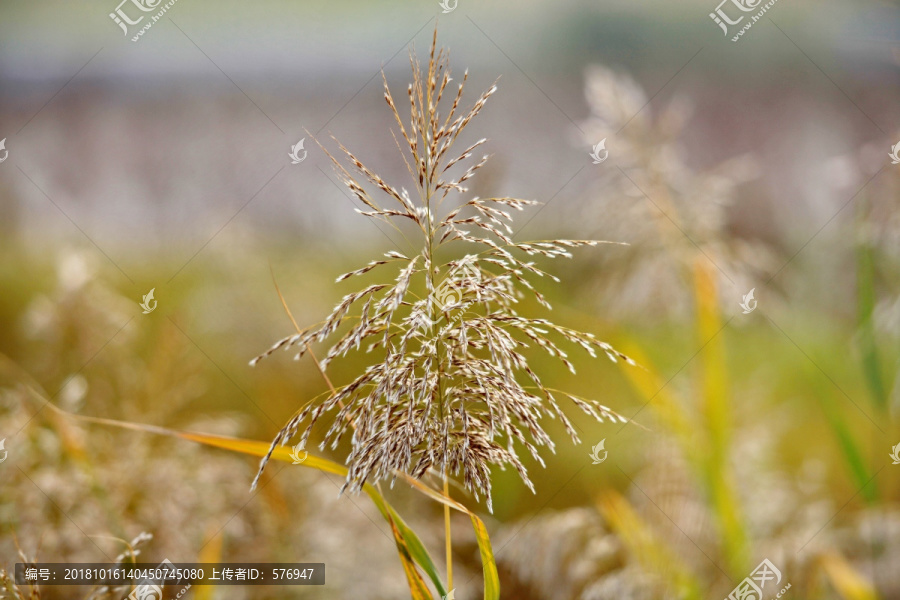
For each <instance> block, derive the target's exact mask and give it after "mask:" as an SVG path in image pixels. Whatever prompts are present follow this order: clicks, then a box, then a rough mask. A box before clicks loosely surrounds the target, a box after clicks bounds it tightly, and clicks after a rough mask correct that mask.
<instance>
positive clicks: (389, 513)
mask: <svg viewBox="0 0 900 600" xmlns="http://www.w3.org/2000/svg"><path fill="white" fill-rule="evenodd" d="M47 406H48V407H50V408H51V409H52V410H53V411H54V412H56V413H60V414H63V415H66V416H69V417H73V418H76V419H80V420H83V421H88V422H91V423H97V424H100V425H108V426H112V427H119V428H121V429H131V430H133V431H141V432H144V433H154V434H156V435H165V436H168V437H175V438H180V439H183V440H187V441H191V442H195V443H198V444H203V445H206V446H212V447H215V448H222V449H223V450H231V451H232V452H239V453H241V454H247V455H250V456H257V457H262V456H265V455H266V453H267V452H268V451H269V442H259V441H256V440H245V439H241V438H232V437H227V436H220V435H212V434H207V433H193V432H189V431H177V430H175V429H167V428H165V427H158V426H156V425H145V424H141V423H131V422H129V421H116V420H114V419H104V418H100V417H87V416H83V415H74V414H71V413H67V412H65V411H63V410H60V409H59V408H57V407H56V406H54V405H53V404H49V403H48V404H47ZM271 458H272V459H273V460H279V461H282V462H289V463H293V462H294V459H293V458H292V457H291V454H290V451H289V449H288V448H285V447H283V446H279V447H277V448H275V450H274V451H273V452H272V456H271ZM300 466H304V467H310V468H313V469H318V470H319V471H323V472H325V473H333V474H335V475H340V476H341V477H346V476H347V468H346V467H344V466H343V465H340V464H338V463H336V462H333V461H330V460H328V459H325V458H321V457H318V456H313V455H312V454H307V457H306V459H305V460H304V461H303V462H302V463H300ZM422 487H423V488H425V487H426V486H422ZM363 490H364V491H365V492H366V494H368V496H369V497H370V498H371V499H372V502H373V503H374V504H375V507H376V508H378V511H379V512H380V513H381V515H382V516H383V517H384V519H385V520H386V521H388V523H390V524H391V526H392V529H394V528H396V530H397V532H398V534H399V535H400V536H401V538H402V539H403V543H404V548H405V551H406V553H407V554H408V556H410V557H411V558H412V560H413V561H415V563H416V564H417V565H419V566H420V567H421V568H422V570H423V571H425V573H426V574H427V575H428V578H429V579H430V580H431V582H432V583H433V584H434V587H435V588H436V589H437V591H438V593H439V594H440V595H441V596H445V595H446V594H447V588H446V587H445V586H444V583H443V582H442V581H441V578H440V575H439V574H438V571H437V568H436V567H435V564H434V561H433V560H432V559H431V556H430V555H429V554H428V550H426V549H425V545H424V544H423V543H422V540H420V539H419V537H418V536H417V535H416V533H415V532H414V531H413V530H412V529H410V527H409V526H408V525H407V524H406V523H405V522H404V521H403V519H402V518H400V515H398V514H397V512H396V511H395V510H394V508H393V507H392V506H391V505H390V504H389V503H388V502H387V500H385V499H384V496H382V495H381V494H380V493H379V492H378V490H377V489H375V487H373V486H371V485H369V484H366V485H365V486H363ZM460 506H462V505H460ZM463 508H464V507H463ZM476 518H477V517H476ZM398 550H399V546H398ZM401 560H405V559H404V556H403V554H402V552H401ZM406 568H407V565H406V564H405V563H404V569H406ZM410 590H411V591H413V588H412V586H411V587H410ZM413 592H414V591H413ZM413 597H414V598H416V596H415V592H414V596H413ZM425 597H426V598H430V596H425ZM498 597H499V596H498Z"/></svg>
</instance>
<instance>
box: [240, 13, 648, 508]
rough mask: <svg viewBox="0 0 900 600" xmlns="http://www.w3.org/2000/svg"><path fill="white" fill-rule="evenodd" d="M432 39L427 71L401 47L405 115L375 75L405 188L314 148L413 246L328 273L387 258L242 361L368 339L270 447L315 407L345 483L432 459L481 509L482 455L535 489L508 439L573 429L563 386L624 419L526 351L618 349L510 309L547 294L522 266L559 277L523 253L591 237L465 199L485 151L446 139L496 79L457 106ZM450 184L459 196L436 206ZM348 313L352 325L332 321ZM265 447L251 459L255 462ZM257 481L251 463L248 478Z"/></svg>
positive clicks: (485, 488)
mask: <svg viewBox="0 0 900 600" xmlns="http://www.w3.org/2000/svg"><path fill="white" fill-rule="evenodd" d="M436 45H437V31H435V35H434V38H433V41H432V44H431V50H430V54H429V60H428V64H427V70H423V68H422V66H421V64H420V62H419V61H418V59H417V58H416V56H415V54H414V52H410V64H411V67H412V73H413V81H412V83H411V84H410V85H409V86H408V88H407V96H408V101H409V107H408V110H409V120H408V121H405V120H404V117H403V116H402V114H401V113H402V112H406V109H403V110H402V111H401V108H400V107H398V105H397V103H396V102H395V99H394V96H393V95H392V94H391V91H390V89H389V87H388V85H387V80H386V78H384V75H382V78H383V80H384V99H385V101H386V102H387V104H388V106H389V107H390V109H391V112H392V113H393V115H394V118H395V120H396V123H397V126H398V128H399V134H400V137H399V138H397V137H396V136H395V140H396V141H397V145H398V148H401V154H402V156H403V158H404V161H405V163H406V166H407V168H408V170H409V173H410V175H411V177H412V180H413V182H414V184H415V193H413V194H409V193H408V192H407V191H406V190H405V189H403V188H400V189H397V188H396V187H394V186H392V185H390V184H388V183H387V182H385V181H384V180H383V179H382V178H381V177H380V176H379V175H378V174H376V173H374V172H373V171H372V170H370V169H369V168H368V167H366V166H365V165H364V164H363V163H362V162H361V161H360V160H359V159H358V158H357V157H356V156H355V155H354V154H353V153H352V152H351V151H350V150H348V149H347V148H345V147H344V146H343V145H342V144H340V143H339V142H337V144H338V146H339V147H340V149H341V151H342V152H343V154H344V155H345V159H346V160H345V161H344V162H342V161H341V160H338V159H337V158H335V157H334V156H333V155H332V154H331V153H330V152H329V151H328V150H325V149H324V148H323V150H324V151H325V152H326V154H327V155H328V156H329V157H330V158H331V160H332V161H333V162H334V165H335V170H336V172H337V174H338V176H339V177H340V178H341V180H342V181H343V183H344V184H345V185H346V186H347V188H348V189H349V190H350V191H351V192H352V194H353V196H354V197H355V198H356V199H357V200H359V202H361V203H362V204H364V205H365V206H366V207H367V210H364V211H358V212H360V213H361V214H363V215H365V216H366V217H368V218H371V219H375V220H377V221H383V222H386V223H389V224H390V225H391V226H398V223H401V222H402V223H411V224H412V225H411V227H412V228H413V229H414V231H415V236H416V238H417V239H418V240H419V241H420V242H421V248H420V249H419V250H418V251H417V252H415V253H412V252H410V253H409V254H410V255H409V256H408V255H407V254H405V253H402V252H398V251H391V252H388V253H387V254H385V255H384V257H383V258H379V259H377V260H373V261H372V262H370V263H368V264H367V265H365V266H363V267H362V268H360V269H358V270H356V271H352V272H350V273H346V274H344V275H341V276H340V277H338V278H337V281H338V282H341V281H344V280H346V279H351V278H355V277H358V276H360V275H363V274H366V273H369V272H373V274H374V273H385V274H386V273H387V272H388V271H389V270H391V269H392V270H393V274H392V275H390V276H385V278H384V279H382V280H381V281H382V282H380V283H373V284H371V285H368V286H366V287H363V288H362V289H360V290H358V291H355V292H352V293H349V294H347V295H346V296H344V297H343V299H342V300H341V301H340V303H338V305H337V306H336V307H335V308H334V310H333V311H332V313H331V314H330V315H329V316H328V317H327V318H326V319H325V320H324V321H323V322H322V323H320V324H318V325H316V326H313V327H309V328H307V329H303V330H300V331H299V332H297V333H296V334H294V335H291V336H288V337H285V338H283V339H281V340H279V341H278V342H277V343H275V344H274V345H273V346H272V347H271V348H270V349H269V350H267V351H266V352H265V353H263V354H262V355H260V356H258V357H256V358H255V359H253V360H252V361H251V365H255V364H256V363H257V362H259V361H260V360H261V359H263V358H265V357H267V356H269V355H271V354H272V353H274V352H275V351H276V350H279V349H284V350H295V351H296V352H297V354H296V357H295V358H297V359H299V358H300V357H301V356H303V355H304V354H305V353H306V352H307V350H308V348H309V346H310V344H312V343H314V342H324V341H326V340H329V339H334V338H336V339H335V341H333V343H332V345H331V346H330V349H329V350H328V352H327V354H326V355H325V356H324V358H323V359H322V361H321V367H322V368H323V369H327V368H328V366H329V365H330V364H331V362H332V361H333V360H334V359H337V358H340V357H344V356H346V355H347V353H348V352H351V351H359V350H362V349H363V348H365V350H366V351H373V350H376V351H377V354H376V356H378V357H379V359H380V360H378V361H377V362H374V363H373V364H371V365H370V366H369V367H367V368H366V369H365V371H364V372H363V373H362V374H361V375H359V376H358V377H356V378H355V379H353V380H352V381H350V382H349V383H346V384H344V385H341V386H338V387H336V388H334V389H333V391H332V392H330V393H329V394H328V395H327V397H324V399H321V398H320V399H319V400H313V401H312V402H310V403H309V404H308V405H306V406H305V407H303V408H301V409H300V410H299V411H298V412H297V413H296V414H295V415H294V417H293V418H292V419H290V421H289V422H288V423H287V424H286V425H285V426H284V428H283V429H281V431H279V432H278V434H277V435H276V436H275V438H274V440H273V441H272V446H271V449H270V452H269V454H271V452H272V451H273V450H274V448H275V447H277V445H279V444H282V445H284V444H287V443H288V441H289V440H291V438H292V437H293V436H294V435H296V434H297V433H298V431H300V430H301V428H302V433H301V437H300V444H302V446H303V447H305V446H306V444H307V442H308V439H309V436H310V433H311V431H312V429H313V427H314V426H315V425H316V423H318V422H319V420H320V419H322V417H323V416H325V415H326V414H327V415H329V416H330V417H331V418H330V427H329V428H328V430H327V433H326V434H325V436H324V439H323V441H322V442H321V444H320V448H324V447H325V446H326V445H329V444H330V445H331V447H332V448H334V447H336V446H337V444H338V442H339V440H340V439H341V438H342V437H343V436H344V435H345V434H347V433H348V430H350V429H352V432H351V435H352V444H351V450H350V454H349V456H348V457H347V459H346V463H347V465H348V468H349V472H348V475H347V480H346V482H345V484H344V487H343V488H342V490H343V489H347V488H349V489H350V490H352V491H358V490H359V489H360V488H361V487H362V485H363V484H364V483H365V482H366V481H368V480H381V479H385V478H391V477H393V476H394V475H395V474H396V473H397V472H401V473H406V474H409V475H411V476H413V477H416V478H421V477H422V476H424V475H425V474H426V473H427V472H428V471H429V470H431V469H434V470H435V471H436V472H438V473H440V474H442V475H444V476H451V475H454V476H458V475H460V474H461V475H462V480H463V482H464V485H465V487H466V488H467V489H468V490H469V491H471V492H473V493H474V494H475V495H476V497H478V496H479V494H483V495H484V496H485V497H486V499H487V503H488V508H489V509H490V508H491V495H490V493H491V481H490V466H491V465H500V466H501V467H505V466H507V465H511V466H512V467H513V468H515V469H516V470H517V471H518V473H519V474H520V476H521V478H522V480H523V481H524V482H525V484H526V485H527V486H528V487H529V489H531V490H532V491H534V487H533V485H532V483H531V481H530V480H529V478H528V474H527V471H526V468H525V465H524V464H523V462H522V460H521V459H520V456H519V453H520V452H521V451H522V449H524V450H526V451H527V452H528V453H529V454H530V455H531V456H532V457H533V458H534V459H535V460H536V461H538V462H539V463H540V464H542V465H543V461H542V459H541V456H540V454H539V452H538V448H539V447H541V446H544V447H548V448H549V449H550V450H551V451H552V450H553V449H554V443H553V440H552V439H551V438H550V436H549V435H548V434H547V432H546V431H545V430H544V429H543V427H542V424H541V420H542V418H543V417H551V418H559V419H560V421H561V422H562V424H563V425H564V427H565V428H566V430H567V431H568V433H569V435H570V436H571V438H572V440H573V441H575V442H577V441H578V436H577V434H576V431H575V428H574V426H573V425H572V423H571V421H570V420H569V419H568V418H567V416H566V415H565V413H564V412H563V410H562V408H561V406H560V403H561V402H562V401H563V400H565V401H568V402H571V403H573V404H574V405H575V406H576V407H578V408H579V409H581V410H583V411H584V412H585V413H587V414H589V415H591V416H593V417H594V418H596V419H597V420H598V421H604V420H609V421H618V422H625V419H624V418H622V417H621V416H619V415H617V414H615V413H613V412H612V411H611V410H610V409H608V408H607V407H606V406H603V405H602V404H599V403H598V402H596V401H593V400H587V399H583V398H580V397H577V396H574V395H571V394H567V393H563V392H559V391H557V390H553V389H550V388H548V387H546V386H545V385H544V383H543V382H542V381H541V378H540V377H539V375H538V373H537V372H535V371H534V370H533V369H532V368H531V366H529V362H528V360H527V359H526V355H525V353H524V351H526V349H528V348H529V347H533V348H538V349H540V350H542V351H544V352H545V353H546V354H547V355H549V356H550V357H551V358H553V359H556V360H559V361H562V363H563V364H564V365H565V366H566V367H568V369H569V370H570V371H572V372H573V373H574V372H575V369H574V366H573V364H572V362H571V361H570V360H569V355H568V354H567V348H566V347H567V346H572V347H578V348H580V349H581V350H583V351H584V352H586V353H587V354H589V355H590V356H593V357H596V356H597V355H598V353H604V354H606V356H608V357H609V358H610V359H612V360H613V361H618V360H620V359H621V360H625V361H627V362H631V361H630V359H628V358H627V357H626V356H624V355H622V354H620V353H619V352H617V351H616V350H615V349H614V348H613V347H612V346H610V345H609V344H607V343H605V342H602V341H600V340H598V339H596V338H595V337H594V336H593V335H591V334H589V333H581V332H578V331H574V330H572V329H569V328H566V327H562V326H559V325H556V324H554V323H552V322H550V321H548V320H545V319H532V318H526V317H523V316H520V315H519V314H518V313H517V311H516V305H517V303H519V301H520V300H523V299H524V298H525V295H526V294H529V295H532V296H533V297H534V298H535V299H536V300H537V302H539V303H540V304H541V305H544V306H546V307H547V308H549V304H548V302H547V301H546V299H545V298H544V297H543V296H542V295H541V293H540V292H539V291H538V290H537V289H536V288H535V287H534V286H533V283H532V282H533V280H535V278H541V277H549V278H550V279H552V280H554V281H557V282H558V281H559V280H558V279H557V278H556V277H554V276H553V275H550V274H548V273H546V272H544V271H543V270H542V269H541V268H539V266H538V265H537V264H536V263H535V261H534V260H533V259H534V258H539V257H545V258H557V257H571V250H572V249H574V248H579V247H582V246H596V245H598V244H599V243H600V242H596V241H590V240H552V241H537V242H528V243H519V242H516V241H514V240H513V229H512V227H511V225H512V220H513V219H512V215H511V213H512V211H522V210H523V209H524V208H525V207H527V206H530V205H533V204H536V203H535V202H533V201H529V200H520V199H517V198H509V197H498V198H478V197H474V198H471V199H465V197H466V192H467V189H466V187H464V184H465V183H466V181H468V180H469V179H470V178H471V177H472V176H473V175H474V174H475V173H476V171H478V169H479V168H481V167H482V166H483V165H484V164H485V162H486V161H487V160H488V156H486V155H485V156H482V157H481V158H479V159H474V160H470V159H472V157H473V155H474V154H475V153H476V152H477V151H479V149H480V148H481V147H482V146H483V145H484V144H485V142H486V141H487V140H485V139H480V140H478V141H476V142H475V143H473V144H471V145H470V146H468V147H467V148H465V150H463V151H462V152H459V153H451V150H453V147H454V145H455V144H456V142H457V140H458V139H459V138H460V136H461V135H462V133H463V132H464V131H465V130H466V128H467V127H468V125H469V124H470V123H471V122H472V120H473V119H474V118H475V116H476V115H478V113H479V112H480V111H481V109H482V108H484V106H485V103H486V102H487V101H488V99H489V98H490V97H491V96H492V95H493V94H494V93H495V92H496V91H497V86H496V84H495V85H492V86H491V87H489V88H488V89H487V90H486V91H485V92H484V93H482V94H481V96H480V97H479V98H478V100H477V101H476V102H475V103H474V105H472V107H471V108H470V109H469V110H468V111H467V112H464V111H463V110H461V109H460V101H461V99H462V95H463V90H464V88H465V83H466V80H467V77H468V72H466V74H465V75H463V78H462V81H461V82H459V83H458V84H457V85H456V86H455V87H456V89H455V90H454V91H450V89H451V86H450V83H451V81H452V79H451V77H450V69H449V65H448V55H447V53H446V52H445V51H444V50H443V49H437V48H436ZM454 92H455V93H454ZM445 106H449V109H447V112H446V115H444V114H442V107H445ZM335 141H336V140H335ZM345 164H346V166H345ZM467 165H468V166H467ZM454 167H456V168H454ZM453 173H456V174H455V175H454V174H453ZM370 189H371V190H372V192H370V191H369V190H370ZM376 196H377V198H376ZM448 197H450V198H457V197H458V198H461V199H460V200H459V201H458V202H456V203H455V205H453V206H445V207H443V209H442V208H441V207H442V204H443V202H444V200H446V199H448ZM448 204H451V203H450V202H448ZM407 227H409V225H407ZM466 250H468V253H465V252H466ZM351 311H352V317H351ZM345 321H351V322H352V326H346V327H343V328H342V325H343V324H344V323H345ZM268 458H269V457H268V456H267V457H265V458H264V459H263V460H262V462H261V463H260V467H259V473H260V474H261V473H262V471H263V469H264V468H265V465H266V462H267V460H268ZM258 479H259V474H258V475H257V478H256V480H254V486H255V485H256V481H258Z"/></svg>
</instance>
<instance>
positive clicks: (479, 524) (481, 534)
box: [399, 473, 500, 600]
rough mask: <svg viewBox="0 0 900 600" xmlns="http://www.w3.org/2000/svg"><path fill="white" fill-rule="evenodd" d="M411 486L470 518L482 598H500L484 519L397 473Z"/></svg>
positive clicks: (409, 477)
mask: <svg viewBox="0 0 900 600" xmlns="http://www.w3.org/2000/svg"><path fill="white" fill-rule="evenodd" d="M399 475H401V476H403V478H404V479H406V481H407V483H409V484H410V485H411V486H412V487H414V488H416V489H418V490H419V491H420V492H422V493H423V494H425V495H426V496H428V497H430V498H432V499H434V500H436V501H438V502H440V503H441V504H445V505H447V506H449V507H450V508H453V509H455V510H458V511H459V512H461V513H465V514H467V515H469V518H470V519H472V528H473V529H475V539H476V540H477V541H478V551H479V552H480V553H481V566H482V570H483V571H484V600H500V574H499V573H498V572H497V562H496V560H495V559H494V550H493V548H492V547H491V538H490V536H489V535H488V532H487V527H485V525H484V521H482V520H481V519H479V518H478V515H476V514H475V513H473V512H472V511H470V510H469V509H468V508H466V507H465V506H464V505H462V504H460V503H459V502H457V501H456V500H454V499H453V498H450V497H448V496H445V495H444V494H442V493H441V492H439V491H437V490H435V489H434V488H430V487H428V486H427V485H425V484H424V483H422V482H421V481H419V480H418V479H415V478H413V477H411V476H409V475H407V474H405V473H399Z"/></svg>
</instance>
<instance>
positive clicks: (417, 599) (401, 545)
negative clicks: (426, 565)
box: [387, 515, 432, 600]
mask: <svg viewBox="0 0 900 600" xmlns="http://www.w3.org/2000/svg"><path fill="white" fill-rule="evenodd" d="M387 520H388V523H389V524H390V526H391V533H393V534H394V541H395V542H397V553H398V554H400V562H402V563H403V571H404V572H405V573H406V581H407V583H408V584H409V591H410V593H411V594H412V600H432V597H431V592H429V591H428V586H426V585H425V581H424V580H423V579H422V576H421V575H419V571H417V570H416V565H415V564H414V563H413V558H412V556H410V554H409V547H408V546H407V545H406V541H405V540H404V539H403V536H402V535H400V530H399V529H397V525H396V524H395V523H394V519H393V518H391V516H390V515H388V519H387Z"/></svg>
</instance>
